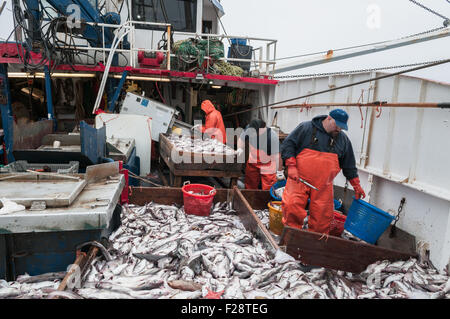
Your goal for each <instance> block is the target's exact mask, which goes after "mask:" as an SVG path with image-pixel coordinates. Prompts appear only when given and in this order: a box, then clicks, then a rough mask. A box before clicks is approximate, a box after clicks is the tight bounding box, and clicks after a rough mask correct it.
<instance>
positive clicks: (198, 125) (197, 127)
mask: <svg viewBox="0 0 450 319" xmlns="http://www.w3.org/2000/svg"><path fill="white" fill-rule="evenodd" d="M201 127H202V126H201V125H200V124H196V125H194V126H193V127H192V128H191V130H192V131H194V130H200V128H201Z"/></svg>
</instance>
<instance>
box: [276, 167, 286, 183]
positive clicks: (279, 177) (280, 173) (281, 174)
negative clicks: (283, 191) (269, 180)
mask: <svg viewBox="0 0 450 319" xmlns="http://www.w3.org/2000/svg"><path fill="white" fill-rule="evenodd" d="M285 179H286V177H285V176H284V171H283V170H281V171H277V181H282V180H285Z"/></svg>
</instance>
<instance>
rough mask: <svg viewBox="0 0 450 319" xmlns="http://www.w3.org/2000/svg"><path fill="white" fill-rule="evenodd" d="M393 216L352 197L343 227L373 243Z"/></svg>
mask: <svg viewBox="0 0 450 319" xmlns="http://www.w3.org/2000/svg"><path fill="white" fill-rule="evenodd" d="M394 218H395V217H394V216H392V215H390V214H388V213H386V212H385V211H383V210H381V209H379V208H378V207H375V206H373V205H371V204H369V203H367V202H365V201H363V200H360V199H355V198H353V203H352V205H351V206H350V209H349V210H348V214H347V219H346V220H345V225H344V229H345V230H347V231H349V232H350V233H352V234H353V235H354V236H356V237H358V238H359V239H362V240H364V241H366V242H368V243H370V244H375V243H376V241H377V240H378V238H380V236H381V235H382V234H383V233H384V231H385V230H386V229H387V228H388V227H389V225H390V224H391V222H392V221H393V220H394Z"/></svg>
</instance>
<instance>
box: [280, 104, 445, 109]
mask: <svg viewBox="0 0 450 319" xmlns="http://www.w3.org/2000/svg"><path fill="white" fill-rule="evenodd" d="M321 106H342V107H344V106H360V107H380V106H388V107H421V108H422V107H423V108H449V107H450V102H448V103H388V102H372V103H314V104H292V105H282V106H273V107H271V109H283V108H286V109H297V108H302V107H308V108H309V107H321Z"/></svg>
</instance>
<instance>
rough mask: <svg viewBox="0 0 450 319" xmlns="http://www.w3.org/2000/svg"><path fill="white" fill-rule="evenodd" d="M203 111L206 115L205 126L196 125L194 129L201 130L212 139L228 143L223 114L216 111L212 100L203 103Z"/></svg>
mask: <svg viewBox="0 0 450 319" xmlns="http://www.w3.org/2000/svg"><path fill="white" fill-rule="evenodd" d="M201 108H202V111H203V112H205V113H206V118H205V125H204V126H203V125H195V126H194V127H193V128H192V129H197V128H198V129H199V130H200V131H201V132H202V133H206V134H208V135H209V136H210V137H211V138H215V139H216V140H218V141H220V142H222V143H223V144H226V143H227V134H226V131H225V125H224V124H223V119H222V114H221V113H220V112H219V111H217V110H216V108H215V107H214V105H213V104H212V103H211V101H210V100H205V101H203V103H202V106H201Z"/></svg>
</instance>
